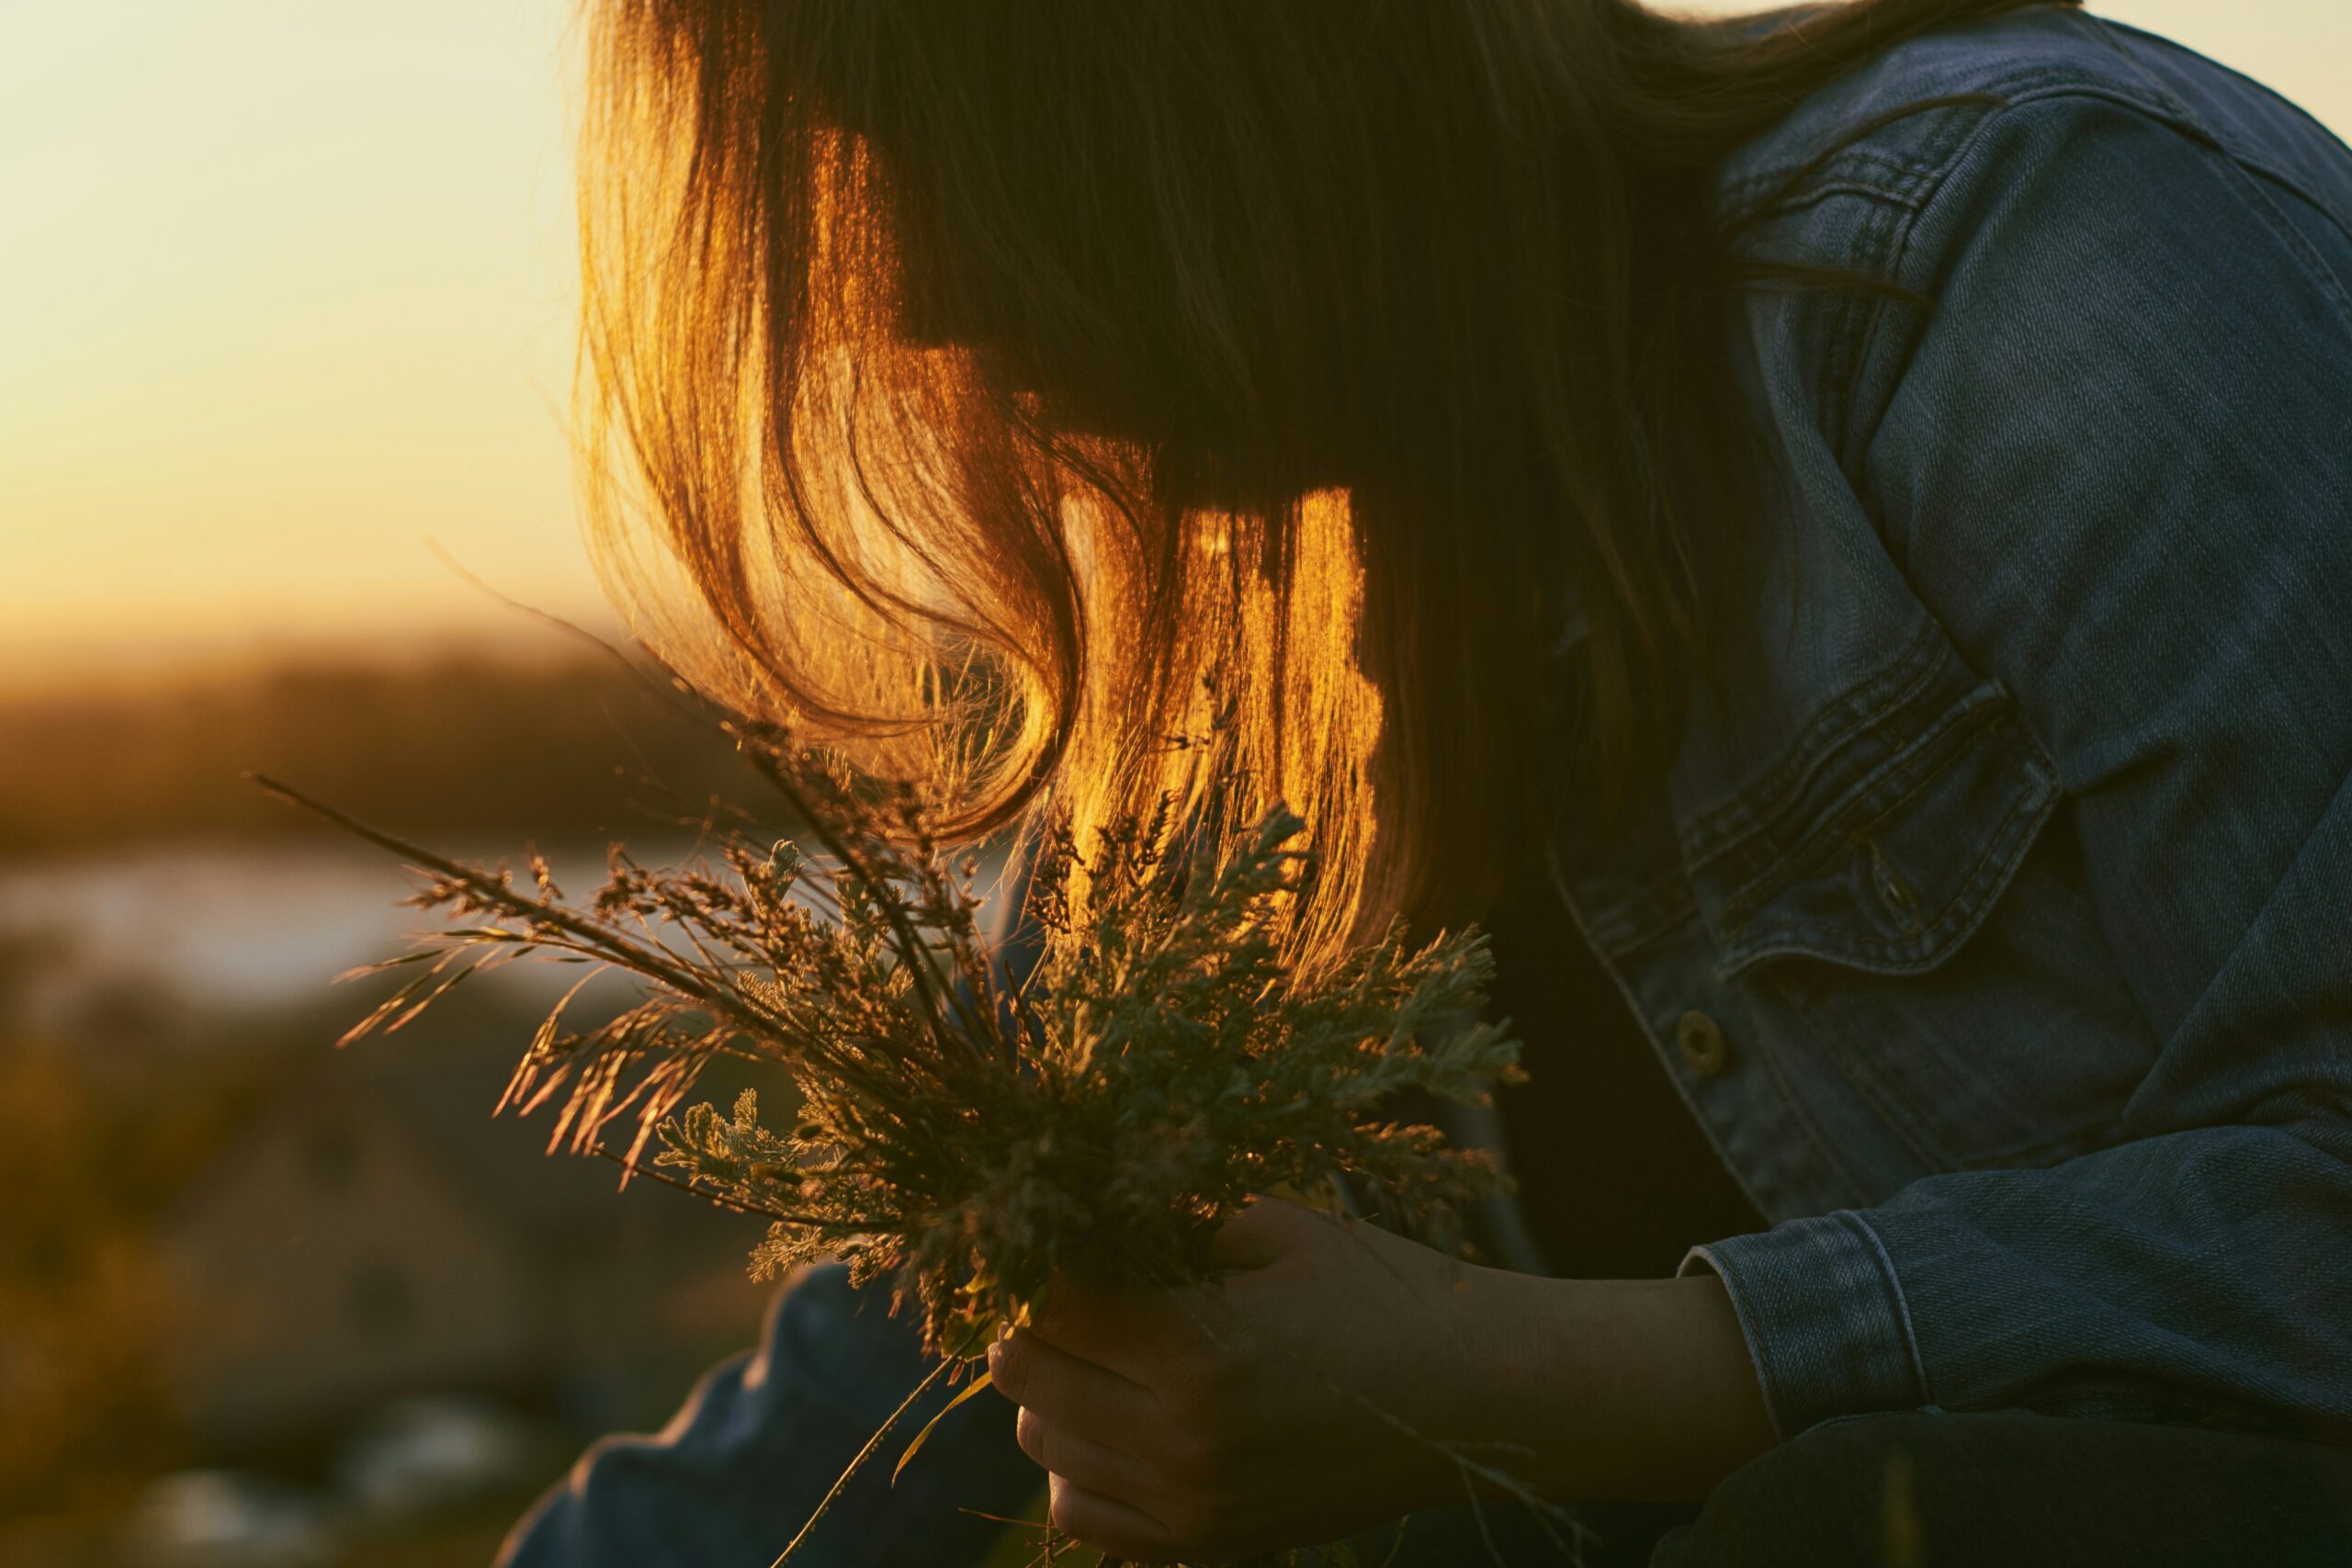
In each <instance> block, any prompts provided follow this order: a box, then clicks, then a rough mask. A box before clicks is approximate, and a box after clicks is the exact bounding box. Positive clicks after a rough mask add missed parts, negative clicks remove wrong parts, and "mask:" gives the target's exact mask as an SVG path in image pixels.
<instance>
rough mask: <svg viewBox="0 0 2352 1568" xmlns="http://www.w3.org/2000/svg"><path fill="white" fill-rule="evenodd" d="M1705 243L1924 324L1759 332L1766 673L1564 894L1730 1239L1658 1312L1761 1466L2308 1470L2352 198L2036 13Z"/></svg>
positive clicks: (2323, 1298) (2243, 128)
mask: <svg viewBox="0 0 2352 1568" xmlns="http://www.w3.org/2000/svg"><path fill="white" fill-rule="evenodd" d="M1905 106H1914V107H1911V108H1910V110H1909V112H1900V111H1902V110H1903V109H1904V107H1905ZM1880 117H1886V118H1884V119H1883V122H1881V123H1877V124H1875V125H1874V126H1873V121H1875V120H1879V119H1880ZM1858 128H1863V134H1860V135H1859V136H1857V135H1856V134H1855V132H1856V130H1857V129H1858ZM1718 198H1719V201H1720V204H1721V208H1722V210H1723V213H1724V218H1725V220H1726V221H1728V222H1731V223H1733V224H1734V225H1736V227H1737V229H1738V231H1739V233H1740V235H1741V239H1740V241H1739V243H1740V245H1741V246H1742V248H1743V249H1744V250H1745V251H1747V252H1748V253H1750V254H1755V255H1758V256H1763V257H1770V258H1773V259H1776V260H1781V261H1793V262H1800V263H1804V264H1809V265H1821V266H1828V267H1834V268H1838V269H1840V270H1842V271H1845V272H1848V273H1851V274H1857V275H1860V276H1864V277H1867V278H1871V279H1876V280H1880V281H1882V282H1883V283H1885V284H1889V285H1894V286H1896V287H1897V288H1900V289H1903V290H1908V291H1911V292H1913V293H1915V294H1917V295H1919V296H1925V297H1927V298H1928V299H1931V300H1932V301H1933V304H1932V307H1931V308H1928V309H1921V308H1919V307H1918V306H1917V305H1914V304H1911V303H1907V302H1905V300H1903V299H1899V298H1893V297H1890V295H1891V291H1886V290H1875V291H1874V290H1868V289H1850V288H1849V289H1841V290H1828V291H1824V290H1815V289H1807V290H1804V291H1797V292H1790V291H1774V292H1758V293H1757V294H1755V295H1753V296H1751V297H1750V299H1748V301H1747V304H1746V306H1745V308H1744V321H1743V331H1742V332H1741V333H1740V334H1739V339H1738V345H1737V353H1738V355H1739V363H1740V368H1741V372H1742V374H1743V375H1744V376H1745V378H1747V385H1748V389H1749V391H1750V393H1751V397H1752V403H1753V406H1754V408H1755V409H1756V411H1757V412H1758V417H1759V418H1760V419H1761V420H1762V421H1763V422H1764V425H1765V429H1766V433H1767V438H1768V441H1769V443H1770V449H1771V453H1772V456H1773V457H1774V459H1775V462H1776V466H1777V468H1778V469H1779V471H1780V476H1781V479H1780V483H1779V486H1778V493H1777V497H1776V499H1777V502H1778V518H1779V522H1778V525H1777V526H1776V527H1775V528H1774V529H1773V530H1772V531H1771V535H1770V538H1769V540H1768V542H1767V545H1766V547H1765V561H1764V578H1763V585H1762V591H1761V592H1760V594H1759V596H1758V605H1759V615H1760V625H1761V641H1760V647H1759V649H1758V656H1757V657H1752V658H1749V659H1746V660H1740V661H1738V664H1737V667H1736V668H1735V669H1733V670H1731V671H1727V672H1726V676H1725V681H1726V690H1725V693H1724V699H1723V700H1722V701H1721V702H1711V701H1708V700H1706V699H1701V700H1700V701H1698V702H1697V703H1696V704H1695V705H1694V709H1693V713H1692V716H1691V720H1690V722H1689V726H1688V728H1687V732H1686V733H1685V735H1684V737H1683V740H1682V745H1681V749H1680V751H1679V759H1678V761H1676V763H1675V765H1674V768H1673V770H1672V773H1671V777H1670V782H1669V784H1668V789H1667V790H1666V792H1665V795H1664V798H1661V799H1657V800H1656V801H1654V802H1652V803H1651V804H1650V805H1649V806H1648V807H1645V809H1644V811H1643V812H1642V813H1641V814H1640V816H1639V818H1638V819H1637V820H1636V821H1635V822H1634V823H1633V824H1632V825H1631V826H1630V827H1621V828H1620V829H1618V830H1616V831H1613V832H1611V833H1609V834H1606V835H1603V834H1601V833H1600V832H1598V831H1595V830H1591V829H1584V830H1578V829H1575V828H1573V827H1572V828H1571V829H1570V830H1569V832H1568V836H1567V837H1566V840H1564V841H1563V843H1562V845H1561V847H1560V849H1559V851H1558V852H1557V853H1556V854H1555V872H1556V874H1557V880H1558V882H1559V884H1560V886H1561V890H1562V892H1563V894H1564V896H1565V897H1566V898H1567V900H1568V902H1569V904H1570V905H1571V907H1572V908H1573V909H1574V910H1575V912H1576V915H1577V919H1578V922H1579V924H1580V925H1581V927H1582V928H1583V930H1584V931H1585V932H1586V933H1587V935H1588V936H1589V938H1590V939H1591V940H1592V942H1593V943H1594V944H1595V946H1596V948H1597V949H1598V950H1599V952H1600V954H1601V956H1602V958H1603V960H1604V962H1605V963H1606V964H1608V965H1609V966H1610V967H1611V970H1612V972H1613V973H1614V974H1615V976H1617V978H1618V980H1619V982H1620V983H1621V985H1622V986H1623V989H1624V992H1625V994H1626V996H1627V998H1629V999H1630V1000H1631V1002H1632V1003H1633V1006H1634V1010H1635V1011H1636V1012H1637V1013H1639V1015H1640V1016H1641V1017H1642V1019H1643V1020H1644V1021H1645V1023H1646V1024H1647V1026H1648V1028H1649V1030H1650V1032H1652V1035H1653V1037H1654V1038H1655V1040H1656V1041H1657V1043H1659V1045H1660V1047H1661V1049H1660V1056H1661V1058H1662V1060H1663V1061H1664V1062H1665V1065H1666V1067H1667V1069H1668V1071H1669V1072H1670V1073H1672V1074H1673V1076H1674V1077H1675V1080H1676V1082H1677V1083H1678V1085H1679V1087H1680V1089H1681V1090H1682V1092H1683V1095H1684V1096H1685V1098H1686V1100H1688V1102H1689V1104H1690V1106H1691V1111H1693V1112H1694V1113H1695V1114H1696V1115H1697V1117H1698V1118H1699V1120H1700V1121H1701V1122H1702V1123H1703V1125H1704V1126H1705V1127H1706V1129H1707V1131H1708V1132H1709V1134H1711V1135H1712V1136H1713V1140H1714V1142H1715V1145H1716V1146H1717V1148H1718V1149H1719V1150H1720V1151H1721V1153H1722V1154H1723V1156H1724V1160H1725V1162H1726V1164H1727V1165H1728V1166H1729V1167H1730V1168H1731V1170H1732V1172H1733V1173H1734V1175H1735V1176H1736V1178H1737V1179H1738V1180H1739V1181H1740V1183H1741V1184H1742V1185H1743V1186H1744V1187H1745V1188H1746V1190H1747V1192H1748V1194H1749V1196H1750V1197H1751V1198H1752V1199H1753V1200H1754V1201H1755V1202H1756V1204H1757V1206H1758V1208H1759V1209H1760V1210H1761V1211H1762V1212H1763V1213H1765V1214H1766V1215H1768V1216H1770V1218H1771V1219H1772V1220H1774V1221H1775V1222H1776V1224H1774V1225H1773V1226H1772V1228H1771V1229H1770V1230H1769V1231H1767V1232H1765V1233H1763V1234H1759V1235H1747V1236H1738V1237H1733V1238H1729V1239H1725V1240H1722V1241H1719V1242H1716V1243H1713V1244H1712V1245H1709V1246H1704V1247H1699V1248H1697V1249H1696V1250H1695V1251H1694V1252H1693V1253H1692V1254H1691V1258H1689V1259H1688V1260H1687V1261H1686V1263H1685V1265H1684V1269H1685V1271H1686V1272H1687V1271H1690V1270H1691V1269H1701V1268H1712V1269H1713V1270H1714V1271H1715V1272H1716V1273H1718V1274H1719V1275H1721V1276H1722V1278H1723V1280H1724V1283H1725V1285H1726V1286H1727V1287H1728V1289H1729V1291H1730V1293H1731V1297H1732V1301H1733V1303H1734V1305H1735V1307H1736V1311H1737V1314H1738V1317H1739V1320H1740V1324H1741V1326H1742V1328H1743V1330H1744V1331H1745V1333H1746V1335H1747V1343H1748V1348H1749V1349H1750V1351H1751V1352H1752V1354H1753V1356H1754V1358H1755V1361H1756V1365H1757V1368H1758V1373H1759V1375H1760V1377H1761V1379H1762V1382H1763V1386H1764V1391H1765V1395H1766V1399H1767V1403H1768V1404H1769V1405H1770V1410H1771V1413H1772V1416H1773V1417H1774V1419H1775V1421H1776V1422H1777V1424H1778V1425H1779V1427H1780V1428H1781V1431H1782V1432H1783V1433H1784V1434H1793V1433H1795V1432H1797V1431H1799V1430H1801V1429H1803V1428H1804V1427H1808V1426H1811V1425H1813V1424H1814V1423H1815V1422H1818V1421H1821V1420H1823V1419H1826V1418H1829V1417H1834V1416H1843V1415H1852V1414H1860V1413H1864V1412H1875V1411H1889V1410H1904V1409H1915V1408H1928V1409H1933V1408H1938V1407H1941V1408H1947V1409H1955V1410H1960V1409H1968V1410H1973V1409H1984V1408H1988V1407H1999V1406H2014V1405H2030V1406H2036V1407H2041V1408H2046V1409H2052V1410H2063V1411H2066V1412H2070V1413H2076V1414H2089V1415H2109V1416H2154V1417H2159V1418H2174V1419H2177V1418H2189V1419H2212V1420H2221V1421H2230V1422H2242V1423H2247V1424H2256V1425H2267V1426H2274V1427H2287V1428H2290V1429H2299V1430H2306V1431H2314V1432H2320V1431H2324V1432H2332V1433H2334V1434H2335V1435H2337V1436H2343V1435H2346V1434H2347V1433H2352V782H2347V781H2348V780H2352V152H2347V151H2346V148H2345V146H2344V145H2343V144H2342V143H2341V142H2339V141H2335V139H2334V138H2332V137H2331V136H2329V135H2328V134H2327V132H2326V131H2324V130H2322V129H2321V128H2320V127H2319V126H2318V125H2316V124H2315V123H2314V122H2313V121H2312V120H2311V119H2310V118H2308V117H2306V116H2305V115H2303V114H2302V113H2301V112H2300V111H2299V110H2297V109H2296V108H2295V107H2292V106H2290V105H2289V104H2287V103H2285V102H2283V101H2281V100H2280V99H2278V97H2276V96H2272V95H2271V94H2269V93H2267V92H2266V91H2265V90H2264V89H2262V88H2261V87H2259V86H2257V85H2254V84H2252V83H2250V82H2247V81H2245V80H2244V79H2243V78H2240V77H2238V76H2235V75H2233V74H2232V73H2228V72H2225V71H2223V70H2222V69H2221V68H2219V67H2217V66H2215V65H2213V64H2211V62H2207V61H2205V60H2203V59H2201V58H2200V57H2199V56H2196V55H2194V54H2192V53H2190V52H2188V51H2186V50H2183V49H2181V48H2179V47H2177V46H2176V45H2173V44H2170V43H2167V42H2165V41H2164V40H2162V39H2156V38H2153V37H2150V36H2148V35H2145V34H2142V33H2138V32H2135V31H2133V30H2131V29H2130V28H2122V27H2120V26H2117V25H2115V24H2112V23H2109V22H2105V21H2101V20H2098V19H2095V18H2092V17H2087V16H2085V15H2083V14H2081V13H2079V12H2075V11H2072V10H2067V9H2062V8H2058V7H2035V8H2032V9H2030V10H2028V11H2025V12H2023V13H2018V14H2013V15H2011V16H2009V17H2004V18H2000V19H1997V20H1995V21H1991V22H1987V23H1979V24H1975V25H1973V26H1970V27H1967V28H1958V29H1953V30H1949V31H1945V32H1942V33H1939V34H1935V35H1932V36H1930V37H1928V38H1926V39H1919V40H1917V41H1913V42H1910V43H1908V44H1905V45H1903V46H1901V47H1899V48H1897V49H1895V50H1894V51H1891V52H1889V53H1888V54H1887V55H1885V56H1884V57H1883V58H1882V59H1881V60H1880V61H1878V62H1876V63H1875V64H1873V65H1871V66H1870V67H1868V68H1866V69H1864V70H1862V71H1861V72H1860V73H1856V74H1854V75H1851V76H1850V77H1849V78H1847V79H1845V80H1843V81H1841V82H1839V83H1838V84H1837V85H1833V86H1831V87H1830V88H1828V89H1827V90H1826V91H1824V92H1822V93H1821V94H1819V95H1816V96H1815V97H1814V98H1813V99H1812V100H1810V101H1808V102H1807V103H1806V104H1804V106H1802V107H1800V109H1799V110H1798V111H1797V112H1796V113H1795V114H1794V115H1792V117H1791V118H1788V119H1787V120H1785V121H1784V122H1783V123H1782V124H1781V125H1780V126H1778V127H1777V128H1776V129H1775V130H1772V131H1771V132H1770V134H1768V135H1766V136H1764V137H1763V138H1761V139H1759V140H1758V141H1754V142H1753V143H1751V144H1750V145H1748V146H1747V148H1746V149H1744V150H1743V151H1742V152H1740V153H1739V154H1738V155H1737V156H1736V158H1734V159H1733V160H1732V161H1731V162H1730V164H1728V165H1727V166H1726V167H1725V168H1724V172H1723V175H1722V177H1721V181H1720V184H1719V186H1718Z"/></svg>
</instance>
